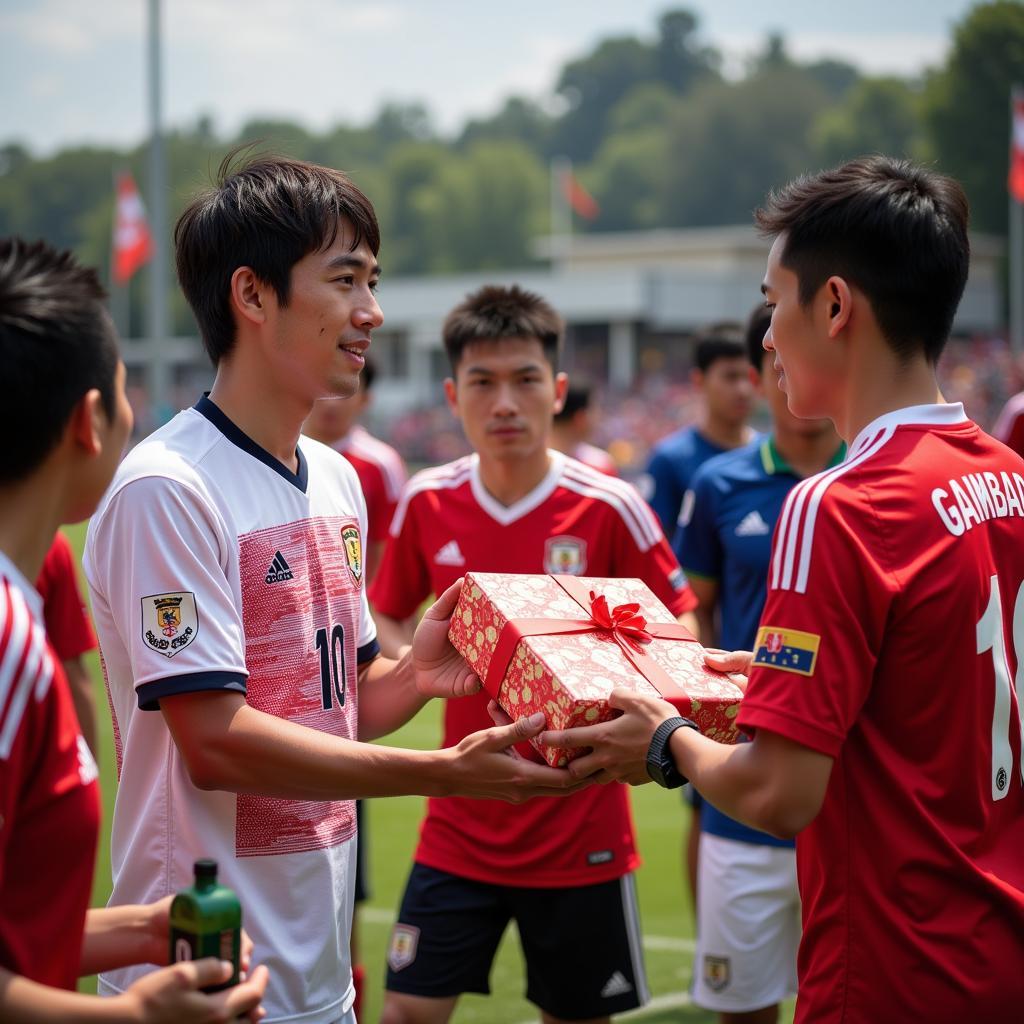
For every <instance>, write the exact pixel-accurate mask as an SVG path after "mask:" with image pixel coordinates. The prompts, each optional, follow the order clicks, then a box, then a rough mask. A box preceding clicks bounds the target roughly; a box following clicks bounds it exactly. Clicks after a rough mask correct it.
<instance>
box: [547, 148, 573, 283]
mask: <svg viewBox="0 0 1024 1024" xmlns="http://www.w3.org/2000/svg"><path fill="white" fill-rule="evenodd" d="M571 173H572V162H571V161H570V160H569V158H568V157H564V156H556V157H553V158H552V160H551V262H552V264H555V263H558V262H559V261H561V260H563V259H564V258H565V257H566V256H568V255H569V246H570V245H571V239H572V210H571V209H570V207H569V200H568V198H567V197H566V195H565V183H566V181H567V180H568V176H569V175H570V174H571Z"/></svg>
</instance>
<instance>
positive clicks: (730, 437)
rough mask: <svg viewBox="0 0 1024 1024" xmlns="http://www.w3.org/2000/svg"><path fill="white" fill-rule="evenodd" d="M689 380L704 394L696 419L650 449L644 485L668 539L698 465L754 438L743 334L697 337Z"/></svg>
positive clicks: (725, 331) (718, 331)
mask: <svg viewBox="0 0 1024 1024" xmlns="http://www.w3.org/2000/svg"><path fill="white" fill-rule="evenodd" d="M694 356H695V365H694V367H693V369H692V370H691V371H690V381H691V383H692V384H693V386H694V388H695V389H696V390H697V391H698V393H699V394H700V413H699V415H698V418H697V422H696V423H694V424H691V425H689V426H685V427H681V428H680V429H679V430H677V431H676V432H675V433H673V434H669V435H668V437H664V438H662V439H661V440H660V441H659V442H658V443H657V444H656V445H655V446H654V450H653V452H652V453H651V458H650V461H649V462H648V464H647V478H646V480H645V481H644V485H643V488H642V489H645V491H646V493H645V497H647V499H648V501H650V503H651V508H653V509H654V512H655V514H656V515H657V517H658V519H660V520H661V528H662V529H663V530H664V531H665V536H666V537H670V538H671V537H672V536H673V534H674V533H675V529H676V523H677V521H678V519H679V513H680V509H681V508H682V504H683V495H684V494H686V491H687V489H688V488H689V486H690V480H691V478H692V477H693V474H694V473H695V472H696V471H697V468H698V467H699V466H700V465H701V463H703V462H704V461H705V460H707V459H710V458H711V456H712V455H718V454H720V453H721V452H724V451H728V450H729V449H730V448H739V447H740V445H744V444H746V443H747V442H748V441H751V440H753V437H754V432H753V431H752V430H751V429H750V427H749V426H748V425H747V421H748V420H749V419H750V414H751V412H752V411H753V408H754V389H753V386H752V385H751V383H750V370H749V363H748V362H747V356H746V353H745V352H744V350H743V336H742V332H741V331H740V329H739V327H738V325H737V327H736V328H735V329H732V328H729V327H725V326H722V327H718V328H714V329H710V330H708V331H707V332H706V333H704V334H702V335H700V336H699V337H698V338H697V342H696V345H695V347H694Z"/></svg>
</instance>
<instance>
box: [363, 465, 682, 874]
mask: <svg viewBox="0 0 1024 1024" xmlns="http://www.w3.org/2000/svg"><path fill="white" fill-rule="evenodd" d="M471 570H472V571H477V572H506V573H572V574H574V575H586V576H620V577H637V578H639V579H642V580H643V581H644V582H645V583H647V585H648V586H649V587H650V588H651V590H653V591H654V593H655V594H657V595H658V597H659V598H660V599H661V600H662V601H663V602H664V603H665V604H666V605H667V607H668V608H670V609H671V610H672V612H673V613H674V614H676V615H679V614H681V613H682V612H684V611H689V610H690V609H691V608H693V607H694V605H695V604H696V599H695V598H694V596H693V593H692V591H691V590H690V589H689V587H688V586H687V584H686V580H685V577H684V576H683V574H682V570H681V569H680V568H679V566H678V563H677V562H676V560H675V556H674V555H673V554H672V550H671V548H670V547H669V546H668V543H667V542H666V541H665V538H664V536H663V535H662V532H661V527H660V526H659V525H658V521H657V520H656V519H655V518H654V514H653V513H652V512H651V510H650V509H649V508H648V506H647V505H646V503H645V502H644V501H643V499H642V498H641V497H640V495H639V494H638V493H637V492H636V491H635V490H634V489H633V487H631V486H630V485H629V484H627V483H625V482H623V481H621V480H613V479H611V478H609V477H607V476H604V475H602V474H601V473H598V472H597V471H595V470H593V469H590V468H588V467H587V466H584V465H582V464H581V463H579V462H576V461H575V460H574V459H569V458H566V457H565V456H564V455H562V454H560V453H558V452H552V453H551V469H550V471H549V472H548V474H547V476H546V477H545V479H544V480H543V481H542V482H541V483H540V484H539V485H538V486H537V487H536V488H535V489H534V490H533V491H532V492H531V493H530V494H528V495H526V497H524V498H522V499H521V500H520V501H518V502H516V504H514V505H512V506H509V507H505V506H504V505H501V504H500V503H499V502H498V501H496V500H495V499H494V498H493V497H491V495H490V494H488V493H487V491H486V490H485V489H484V487H483V484H482V483H481V480H480V475H479V469H478V458H477V456H475V455H472V456H468V457H466V458H464V459H459V460H458V461H457V462H452V463H450V464H448V465H446V466H441V467H439V468H437V469H431V470H426V471H424V472H422V473H418V474H417V475H416V476H414V477H413V479H412V480H411V481H410V482H409V485H408V486H407V487H406V489H405V492H404V493H403V495H402V499H401V501H400V502H399V506H398V511H397V512H396V514H395V519H394V522H393V523H392V528H391V539H390V541H389V542H388V545H387V548H386V549H385V553H384V558H383V561H382V562H381V567H380V570H379V571H378V573H377V578H376V580H375V581H374V584H373V586H372V587H371V590H370V601H371V603H372V604H373V605H374V607H375V608H376V609H377V610H378V611H380V612H383V613H384V614H385V615H390V616H392V617H393V618H397V619H405V618H407V617H408V616H410V615H412V614H413V613H414V612H415V611H416V609H417V608H418V607H419V606H420V604H421V603H422V601H423V600H424V598H426V597H427V596H428V595H430V594H431V593H434V594H440V593H442V592H443V591H444V590H445V589H446V588H447V587H449V586H450V585H451V584H452V583H454V582H455V580H457V579H458V578H459V577H460V576H462V575H464V574H465V573H466V572H467V571H471ZM487 701H488V698H487V696H486V695H484V694H477V695H475V696H473V697H462V698H459V699H452V700H449V701H448V702H447V706H446V708H445V726H444V745H445V746H453V745H454V744H456V743H458V742H459V740H461V739H462V738H463V737H464V736H466V735H468V734H469V733H471V732H475V731H476V730H478V729H486V728H488V727H489V726H491V725H493V724H494V723H493V722H492V721H491V718H490V716H489V715H488V714H487ZM416 860H417V861H419V862H420V863H421V864H426V865H428V866H429V867H434V868H438V869H440V870H443V871H449V872H452V873H453V874H457V875H462V876H463V877H466V878H473V879H477V880H479V881H482V882H493V883H496V884H500V885H521V886H538V887H542V886H562V885H571V886H578V885H589V884H591V883H597V882H604V881H608V880H610V879H613V878H618V877H620V876H621V875H623V874H625V873H626V872H627V871H631V870H633V869H634V868H635V867H636V865H637V864H638V863H639V861H638V858H637V854H636V849H635V844H634V839H633V824H632V820H631V817H630V811H629V801H628V798H627V795H626V790H625V787H623V786H620V785H609V786H593V787H591V788H589V789H585V790H582V791H581V792H579V793H575V794H573V795H572V796H569V797H541V798H538V799H534V800H530V801H528V802H527V803H525V804H520V805H518V806H510V805H508V804H504V803H500V802H498V801H494V800H470V799H465V798H461V797H445V798H443V799H432V800H430V801H429V802H428V807H427V817H426V820H425V821H424V823H423V826H422V829H421V833H420V844H419V848H418V850H417V852H416Z"/></svg>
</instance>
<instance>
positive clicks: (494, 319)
mask: <svg viewBox="0 0 1024 1024" xmlns="http://www.w3.org/2000/svg"><path fill="white" fill-rule="evenodd" d="M563 331H564V325H563V323H562V318H561V317H560V316H559V315H558V314H557V313H556V312H555V311H554V309H552V307H551V306H550V305H548V303H547V302H545V301H544V300H543V299H542V298H541V297H540V296H539V295H535V294H534V293H533V292H528V291H526V290H525V289H523V288H520V287H519V286H518V285H512V287H511V288H505V287H503V286H501V285H493V284H491V285H485V286H484V287H483V288H480V289H478V290H477V291H475V292H473V293H472V294H471V295H467V296H466V298H465V299H464V300H463V301H462V302H460V303H459V305H457V306H456V307H455V308H454V309H453V310H452V311H451V312H450V313H449V314H448V316H447V317H446V318H445V321H444V328H443V330H442V335H443V337H444V347H445V351H446V352H447V353H448V361H449V362H450V363H451V366H452V370H453V371H454V370H455V369H456V367H457V366H458V365H459V360H460V359H461V358H462V352H463V350H464V349H465V348H466V346H467V345H472V344H473V343H474V342H478V341H498V340H500V339H502V338H536V339H537V340H538V341H539V342H540V344H541V347H542V348H543V349H544V356H545V358H546V359H547V360H548V362H549V363H551V366H552V368H553V369H557V368H558V356H559V352H560V350H561V347H562V333H563Z"/></svg>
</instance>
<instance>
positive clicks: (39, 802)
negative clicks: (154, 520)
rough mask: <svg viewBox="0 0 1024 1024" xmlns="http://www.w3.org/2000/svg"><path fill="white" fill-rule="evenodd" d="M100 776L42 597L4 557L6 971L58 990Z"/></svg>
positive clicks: (84, 893) (1, 874)
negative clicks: (49, 632)
mask: <svg viewBox="0 0 1024 1024" xmlns="http://www.w3.org/2000/svg"><path fill="white" fill-rule="evenodd" d="M96 775H97V772H96V763H95V762H94V761H93V759H92V754H90V753H89V748H88V747H87V746H86V744H85V740H83V739H82V735H81V732H80V730H79V728H78V718H77V717H76V715H75V709H74V705H73V704H72V703H71V694H70V692H69V691H68V685H67V680H66V679H65V678H64V673H63V670H62V669H61V667H60V662H59V661H58V660H57V658H56V657H55V656H54V654H53V652H52V650H51V648H50V646H49V644H48V643H47V641H46V633H45V630H44V628H43V624H42V602H41V601H40V600H39V595H38V594H37V593H36V592H35V591H34V590H32V588H31V587H30V586H29V584H28V583H27V581H26V580H25V579H24V577H23V576H22V575H21V573H19V572H18V570H17V569H16V568H15V567H14V565H12V563H11V562H10V561H9V560H8V559H7V558H6V557H5V556H4V555H2V554H0V965H2V966H3V967H4V968H6V969H7V970H9V971H12V972H13V973H15V974H20V975H23V976H24V977H26V978H31V979H32V980H33V981H38V982H40V983H42V984H45V985H53V986H56V987H58V988H65V989H74V988H75V985H76V984H77V980H78V968H79V964H80V962H81V955H82V931H83V929H84V927H85V912H86V909H87V908H88V906H89V895H90V891H91V889H92V869H93V863H94V861H95V855H96V837H97V835H98V833H99V825H100V806H99V790H98V787H97V785H96Z"/></svg>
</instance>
